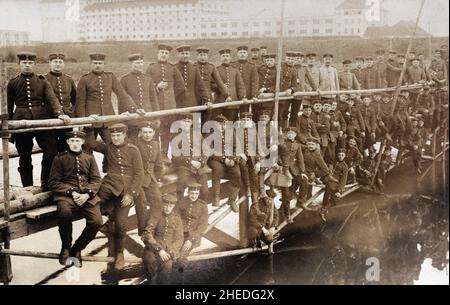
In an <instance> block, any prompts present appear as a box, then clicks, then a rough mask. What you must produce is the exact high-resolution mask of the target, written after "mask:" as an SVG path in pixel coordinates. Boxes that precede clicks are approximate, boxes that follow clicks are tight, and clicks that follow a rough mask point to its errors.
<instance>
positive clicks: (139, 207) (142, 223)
mask: <svg viewBox="0 0 450 305" xmlns="http://www.w3.org/2000/svg"><path fill="white" fill-rule="evenodd" d="M141 198H142V199H141ZM134 202H135V209H136V216H137V219H138V234H139V235H141V234H142V233H143V232H144V230H145V227H146V226H147V223H148V220H149V219H150V217H151V216H152V215H159V214H160V213H161V212H162V209H163V206H162V194H161V191H160V189H159V186H158V185H157V184H156V183H151V184H150V185H149V186H148V187H144V188H143V195H140V196H139V198H138V199H135V201H134Z"/></svg>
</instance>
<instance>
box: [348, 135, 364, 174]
mask: <svg viewBox="0 0 450 305" xmlns="http://www.w3.org/2000/svg"><path fill="white" fill-rule="evenodd" d="M362 159H363V156H362V154H361V152H360V150H359V149H358V145H357V139H356V137H355V136H348V137H347V149H346V152H345V163H346V164H347V166H348V181H349V182H350V183H355V182H356V171H357V170H358V168H359V166H360V165H361V162H362Z"/></svg>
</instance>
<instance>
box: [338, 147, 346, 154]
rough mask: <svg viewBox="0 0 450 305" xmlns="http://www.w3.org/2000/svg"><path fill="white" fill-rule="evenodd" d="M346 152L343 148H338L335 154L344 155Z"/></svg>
mask: <svg viewBox="0 0 450 305" xmlns="http://www.w3.org/2000/svg"><path fill="white" fill-rule="evenodd" d="M346 153H347V152H346V151H345V149H344V148H340V149H338V151H337V154H346Z"/></svg>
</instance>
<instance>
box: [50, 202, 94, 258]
mask: <svg viewBox="0 0 450 305" xmlns="http://www.w3.org/2000/svg"><path fill="white" fill-rule="evenodd" d="M57 205H58V227H59V236H60V237H61V242H62V248H64V249H70V248H71V247H72V219H73V213H74V212H76V211H80V213H81V214H82V215H83V217H84V218H85V219H86V226H85V228H84V230H83V232H82V233H81V235H80V237H78V239H77V240H76V241H75V244H74V245H73V247H72V248H73V249H75V250H78V251H81V250H83V249H84V248H86V246H87V245H88V244H89V243H90V242H91V241H92V240H93V239H94V238H95V235H96V234H97V232H98V230H100V227H101V226H102V224H103V220H102V214H101V212H100V205H95V206H93V205H91V204H90V203H88V202H86V203H85V204H84V205H83V206H82V207H79V206H78V205H77V204H76V203H75V202H74V201H73V200H72V199H70V198H68V199H67V200H61V201H58V203H57Z"/></svg>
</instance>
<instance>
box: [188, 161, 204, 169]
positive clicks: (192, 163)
mask: <svg viewBox="0 0 450 305" xmlns="http://www.w3.org/2000/svg"><path fill="white" fill-rule="evenodd" d="M191 165H192V167H193V168H195V169H199V168H200V167H201V166H202V163H201V162H199V161H196V160H192V161H191Z"/></svg>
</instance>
